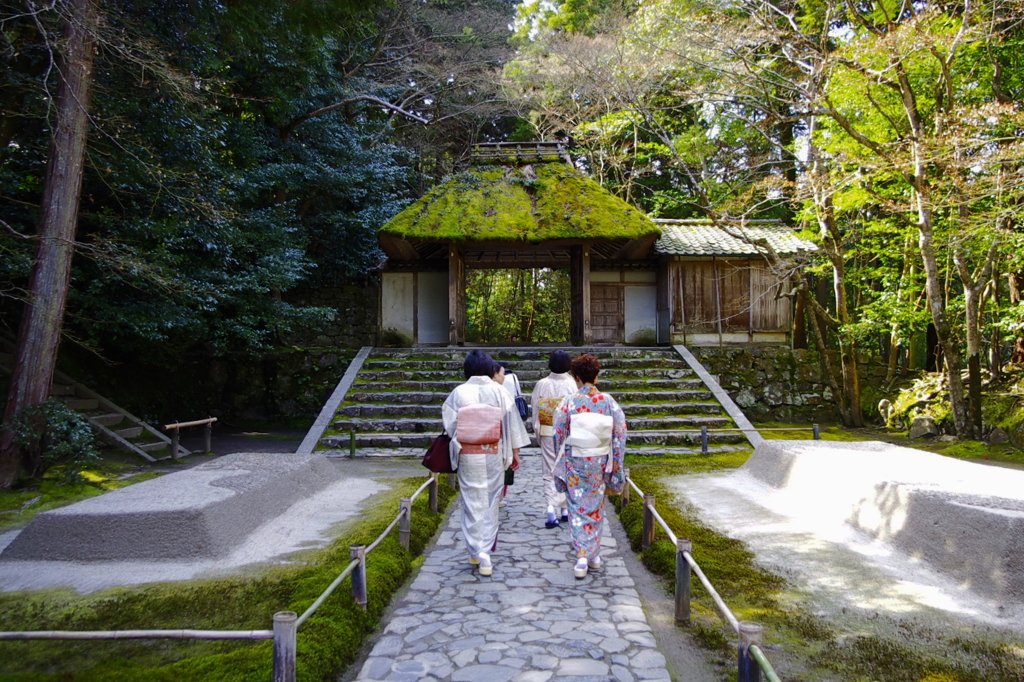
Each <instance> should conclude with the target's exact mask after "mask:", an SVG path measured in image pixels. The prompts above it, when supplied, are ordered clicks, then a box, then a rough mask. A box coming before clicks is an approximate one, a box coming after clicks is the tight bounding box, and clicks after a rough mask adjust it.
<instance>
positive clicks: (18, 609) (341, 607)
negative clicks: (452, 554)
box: [0, 479, 455, 682]
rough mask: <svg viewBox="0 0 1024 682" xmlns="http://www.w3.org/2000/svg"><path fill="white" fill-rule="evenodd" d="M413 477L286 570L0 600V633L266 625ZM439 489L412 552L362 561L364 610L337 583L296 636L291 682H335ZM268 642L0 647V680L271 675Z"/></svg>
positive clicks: (396, 577) (399, 578)
mask: <svg viewBox="0 0 1024 682" xmlns="http://www.w3.org/2000/svg"><path fill="white" fill-rule="evenodd" d="M421 482H422V479H404V480H402V481H398V482H396V484H395V486H394V488H393V489H392V490H390V491H388V492H386V493H382V494H381V495H378V496H376V497H375V498H373V499H372V500H370V501H369V503H368V505H367V510H366V512H365V513H364V514H363V515H362V516H361V517H360V518H359V519H358V520H357V521H356V522H355V523H354V526H353V527H352V528H350V529H349V531H348V532H346V533H345V535H344V536H343V537H341V538H339V539H338V540H336V541H335V542H333V543H332V544H331V545H330V546H329V547H327V548H325V549H324V550H321V551H319V552H315V553H312V554H311V555H309V556H307V557H305V561H300V562H297V563H296V564H295V565H294V566H293V567H289V568H282V569H275V570H271V571H267V572H265V573H263V574H261V575H257V576H252V577H233V578H224V579H219V580H194V581H188V582H181V583H166V584H154V585H144V586H140V587H132V588H119V589H115V590H106V591H103V592H98V593H95V594H92V595H86V596H79V595H75V594H72V593H69V592H68V591H62V590H61V591H58V590H50V591H44V592H34V593H21V594H2V595H0V629H2V630H22V629H28V630H50V629H60V630H115V629H117V630H120V629H141V628H145V629H151V628H156V629H163V628H167V629H178V628H194V629H250V628H252V629H267V628H269V627H270V624H271V618H272V616H273V614H274V613H275V612H277V611H287V610H291V611H296V612H298V613H302V612H303V611H304V610H305V609H306V608H307V607H308V606H309V605H310V604H311V603H312V602H313V601H314V600H315V599H316V597H317V596H319V594H320V593H321V592H322V590H323V589H324V588H325V587H327V585H329V584H330V583H331V581H332V580H333V579H334V577H335V576H336V575H337V574H338V573H339V572H340V571H341V570H342V569H343V568H344V567H345V566H346V565H347V564H348V563H349V551H348V548H349V546H350V545H351V544H356V543H362V544H369V543H370V542H372V541H373V540H374V539H375V538H376V537H377V535H378V534H379V533H380V532H381V531H382V530H383V529H384V528H385V527H386V526H387V524H388V523H390V521H391V519H392V518H393V517H394V513H395V510H396V509H397V507H398V499H399V498H400V497H403V496H408V495H410V494H411V492H412V491H413V490H415V488H416V487H417V486H418V485H419V484H420V483H421ZM454 494H455V493H454V491H453V490H451V489H450V488H449V487H448V486H440V487H439V502H440V504H441V505H442V513H440V514H435V513H433V512H431V511H430V510H429V508H428V507H427V500H426V495H421V496H420V497H419V498H418V499H417V500H416V502H415V503H414V506H413V514H412V519H413V523H412V537H411V540H410V549H409V550H405V549H403V548H402V547H401V545H400V544H399V542H398V539H397V536H396V534H395V533H391V534H390V535H389V536H388V538H387V539H385V540H384V541H383V542H382V543H381V544H380V545H379V546H378V547H377V548H376V549H374V551H373V552H372V553H371V554H370V555H369V556H368V557H367V576H368V579H367V584H368V585H369V604H368V607H367V609H366V610H365V611H364V610H363V609H362V608H360V607H358V606H357V605H355V604H354V603H353V602H352V598H351V593H350V591H349V588H348V585H347V583H346V584H343V585H342V586H340V587H339V588H338V590H337V591H336V592H335V593H334V594H333V595H332V596H331V597H330V598H329V599H328V600H327V601H325V602H324V604H323V606H321V608H320V610H319V611H317V614H316V615H315V616H313V617H312V618H310V619H309V621H308V622H307V623H306V624H305V625H304V626H303V627H302V628H301V629H300V630H299V636H298V643H299V650H298V658H297V662H298V677H299V679H300V680H308V681H312V680H333V679H335V678H336V677H337V674H338V671H339V670H340V669H341V668H342V667H343V666H344V665H347V664H349V663H351V662H352V661H353V660H354V659H355V657H356V655H357V654H358V652H359V649H360V647H361V646H362V643H363V641H364V639H365V638H366V637H367V635H368V634H369V633H371V632H372V631H373V629H374V628H375V627H376V624H377V622H378V620H379V619H380V616H381V615H382V614H383V612H384V610H385V608H386V606H387V604H388V602H389V601H390V599H391V597H392V595H393V594H394V593H395V592H396V591H397V590H398V589H399V587H400V586H401V584H402V583H403V582H404V581H405V579H406V577H407V576H408V575H409V574H410V572H411V570H412V566H413V559H414V557H415V556H416V555H418V554H420V553H421V552H422V551H423V548H424V547H425V546H426V544H427V543H428V542H429V541H430V538H431V537H432V536H433V534H434V532H435V531H436V529H437V527H438V526H439V525H440V522H441V520H442V518H443V507H445V506H447V504H448V503H449V501H450V500H451V499H452V498H453V496H454ZM270 670H271V644H270V643H269V642H262V643H255V644H254V643H251V642H244V641H238V642H232V641H223V642H217V641H202V640H180V641H179V640H151V641H145V640H143V641H105V642H74V641H70V642H68V641H52V642H48V641H29V642H0V679H3V680H33V681H41V682H49V681H51V680H52V681H53V682H56V681H57V680H69V679H74V680H76V681H80V680H88V681H92V680H104V681H107V682H129V681H132V682H136V681H139V680H147V681H148V680H161V681H162V680H167V681H168V682H171V681H172V680H175V681H176V680H193V681H198V680H203V681H205V680H209V681H211V682H212V681H216V682H222V681H224V680H237V681H238V682H249V681H253V682H255V681H257V680H258V681H260V682H263V681H264V680H266V679H269V676H270Z"/></svg>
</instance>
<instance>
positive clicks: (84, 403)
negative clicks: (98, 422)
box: [63, 398, 100, 412]
mask: <svg viewBox="0 0 1024 682" xmlns="http://www.w3.org/2000/svg"><path fill="white" fill-rule="evenodd" d="M63 400H64V404H65V405H67V406H68V407H70V408H71V409H72V410H77V411H79V412H85V411H87V410H98V409H99V407H100V401H98V400H96V399H95V398H64V399H63Z"/></svg>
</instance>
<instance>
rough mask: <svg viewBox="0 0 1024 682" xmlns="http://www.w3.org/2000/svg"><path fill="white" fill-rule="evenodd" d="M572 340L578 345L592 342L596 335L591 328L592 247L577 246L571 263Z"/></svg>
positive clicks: (570, 323) (570, 332)
mask: <svg viewBox="0 0 1024 682" xmlns="http://www.w3.org/2000/svg"><path fill="white" fill-rule="evenodd" d="M569 276H570V290H571V292H572V301H571V306H570V320H569V335H570V341H572V343H573V344H574V345H577V346H586V345H589V344H590V343H592V341H593V338H594V335H593V332H592V331H591V329H590V247H588V246H575V247H573V249H572V257H571V259H570V263H569Z"/></svg>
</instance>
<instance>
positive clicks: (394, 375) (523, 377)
mask: <svg viewBox="0 0 1024 682" xmlns="http://www.w3.org/2000/svg"><path fill="white" fill-rule="evenodd" d="M515 374H516V376H517V377H519V381H520V383H521V384H522V385H523V386H526V385H530V386H532V385H533V384H534V383H535V382H537V381H539V380H540V379H543V378H544V377H545V376H547V375H548V371H547V370H546V369H545V370H543V371H541V370H539V369H538V370H525V371H519V370H517V371H516V373H515ZM693 376H695V375H694V373H693V370H691V369H689V368H685V369H684V368H666V367H653V368H643V367H636V368H632V369H610V370H607V371H605V370H601V375H600V380H601V381H618V380H622V379H637V380H641V379H646V378H652V379H686V378H690V377H693ZM451 380H463V379H462V374H461V372H454V371H451V370H431V369H419V368H415V369H414V368H409V369H389V370H382V371H365V370H364V371H361V372H360V373H359V375H358V378H357V382H358V383H374V382H391V381H451Z"/></svg>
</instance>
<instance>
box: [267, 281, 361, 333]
mask: <svg viewBox="0 0 1024 682" xmlns="http://www.w3.org/2000/svg"><path fill="white" fill-rule="evenodd" d="M282 298H283V300H285V301H286V302H288V303H291V304H292V305H297V306H315V307H321V308H333V309H334V310H335V311H336V312H335V313H332V314H330V315H328V319H327V321H326V322H325V323H324V324H323V325H321V326H319V327H310V328H308V329H294V330H292V332H291V333H290V334H286V335H285V341H286V342H287V343H289V344H292V345H295V346H300V347H309V346H319V347H325V348H361V347H362V346H373V345H376V343H377V315H378V302H377V298H378V289H377V283H376V282H375V281H372V280H369V281H366V282H360V283H352V284H340V285H336V286H325V287H319V288H317V289H295V290H292V291H289V292H286V293H285V294H284V295H283V296H282Z"/></svg>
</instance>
